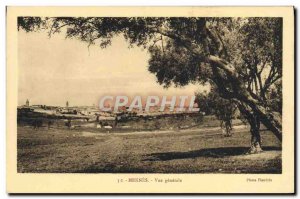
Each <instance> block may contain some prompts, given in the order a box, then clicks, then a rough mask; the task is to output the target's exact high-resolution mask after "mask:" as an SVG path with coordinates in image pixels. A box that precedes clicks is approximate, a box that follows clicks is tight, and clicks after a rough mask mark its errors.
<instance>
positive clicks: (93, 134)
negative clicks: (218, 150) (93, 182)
mask: <svg viewBox="0 0 300 199" xmlns="http://www.w3.org/2000/svg"><path fill="white" fill-rule="evenodd" d="M246 128H247V126H245V125H237V126H234V127H233V130H237V129H239V130H240V129H246ZM220 130H221V128H220V127H205V128H199V129H181V130H157V131H133V132H126V133H118V132H113V133H94V132H89V131H84V132H82V136H84V137H90V136H105V135H108V134H112V135H121V136H122V135H124V136H125V135H137V134H138V135H143V134H153V135H155V134H167V133H174V132H175V133H187V132H189V133H191V132H197V133H204V132H205V133H207V132H214V131H220ZM219 134H222V133H220V132H219V133H217V135H219ZM206 135H207V134H206ZM209 135H212V134H209Z"/></svg>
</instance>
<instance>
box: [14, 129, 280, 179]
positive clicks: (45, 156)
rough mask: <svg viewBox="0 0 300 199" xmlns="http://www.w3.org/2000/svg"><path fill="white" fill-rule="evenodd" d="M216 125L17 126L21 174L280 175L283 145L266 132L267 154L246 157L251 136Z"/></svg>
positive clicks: (265, 145) (241, 131)
mask: <svg viewBox="0 0 300 199" xmlns="http://www.w3.org/2000/svg"><path fill="white" fill-rule="evenodd" d="M233 132H234V134H233V136H232V137H224V135H223V134H222V133H221V130H220V129H219V128H217V127H206V128H199V129H186V130H180V131H179V130H167V131H151V132H149V131H148V132H133V133H126V132H125V133H124V132H122V133H118V132H114V133H103V132H102V133H99V132H97V130H96V129H95V130H89V129H73V130H68V129H63V128H62V129H55V128H52V129H49V130H48V129H46V128H40V129H38V130H34V129H33V128H32V127H29V126H19V127H18V172H25V173H26V172H41V173H281V144H280V142H279V141H277V140H276V138H275V137H274V136H273V134H272V133H270V132H268V131H263V132H262V138H263V149H264V152H263V153H260V154H253V155H246V154H245V153H246V152H247V150H248V149H249V142H250V134H249V129H247V128H236V129H235V130H234V131H233Z"/></svg>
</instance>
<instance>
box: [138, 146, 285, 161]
mask: <svg viewBox="0 0 300 199" xmlns="http://www.w3.org/2000/svg"><path fill="white" fill-rule="evenodd" d="M248 150H249V147H221V148H210V149H200V150H195V151H187V152H165V153H151V154H148V155H145V158H144V159H143V161H168V160H176V159H189V158H198V157H209V158H223V157H226V156H237V155H244V154H246V153H247V152H248ZM263 150H264V151H279V150H281V147H273V146H267V147H264V148H263Z"/></svg>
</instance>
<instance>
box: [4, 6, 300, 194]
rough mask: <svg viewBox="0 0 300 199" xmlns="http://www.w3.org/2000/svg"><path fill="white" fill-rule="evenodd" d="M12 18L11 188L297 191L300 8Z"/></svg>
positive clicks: (41, 10)
mask: <svg viewBox="0 0 300 199" xmlns="http://www.w3.org/2000/svg"><path fill="white" fill-rule="evenodd" d="M6 17H7V51H6V52H7V192H8V193H99V194H119V193H124V194H126V193H127V194H128V193H130V194H159V193H165V194H178V193H179V194H220V193H221V194H238V193H239V194H240V193H248V194H261V193H268V194H293V193H295V121H294V117H295V112H294V109H295V102H294V98H295V91H294V90H295V89H294V87H295V84H294V83H295V79H294V77H295V75H294V71H295V65H294V64H295V63H294V56H295V55H294V41H295V39H294V8H293V7H292V6H287V7H14V6H11V7H10V6H8V7H7V16H6Z"/></svg>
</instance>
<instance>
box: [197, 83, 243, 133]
mask: <svg viewBox="0 0 300 199" xmlns="http://www.w3.org/2000/svg"><path fill="white" fill-rule="evenodd" d="M196 102H197V104H198V105H199V107H200V110H202V111H203V108H204V110H205V111H204V112H205V113H206V114H213V115H215V116H216V117H217V119H218V120H220V127H221V128H222V129H225V131H226V136H231V130H232V119H233V118H234V114H235V112H236V110H237V105H236V104H235V103H234V101H232V100H228V99H224V98H222V97H220V95H219V94H218V92H217V89H216V88H212V89H211V91H210V92H209V93H196ZM202 105H203V106H202ZM202 107H203V108H202Z"/></svg>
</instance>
